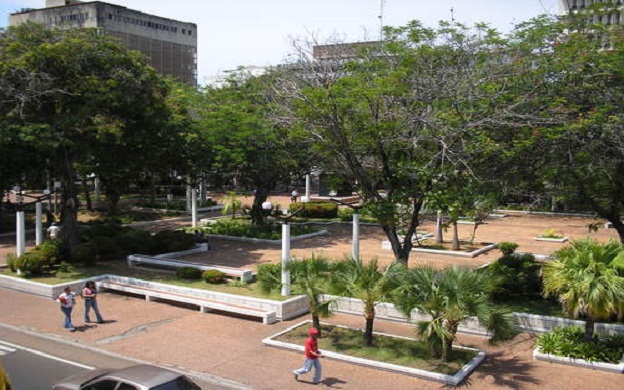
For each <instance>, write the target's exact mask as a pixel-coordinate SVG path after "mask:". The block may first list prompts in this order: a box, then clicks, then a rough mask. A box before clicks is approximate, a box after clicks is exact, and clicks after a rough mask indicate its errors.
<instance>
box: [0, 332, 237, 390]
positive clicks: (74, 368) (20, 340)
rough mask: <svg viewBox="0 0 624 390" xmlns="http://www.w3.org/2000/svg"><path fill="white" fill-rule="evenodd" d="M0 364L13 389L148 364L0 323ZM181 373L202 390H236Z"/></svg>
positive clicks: (34, 389)
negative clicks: (82, 374) (95, 371)
mask: <svg viewBox="0 0 624 390" xmlns="http://www.w3.org/2000/svg"><path fill="white" fill-rule="evenodd" d="M0 361H2V365H3V366H4V368H5V370H6V372H7V373H8V375H9V378H10V379H11V383H12V385H13V388H14V389H15V390H45V389H51V388H52V385H53V384H54V383H55V382H57V381H59V380H60V379H63V378H65V377H67V376H69V375H73V374H76V373H79V372H82V371H84V370H89V369H93V368H122V367H127V366H130V365H133V364H144V363H147V364H149V362H145V361H139V360H135V359H128V358H125V357H122V356H118V355H115V354H112V353H110V352H107V351H104V350H98V349H93V348H87V347H85V346H81V345H79V344H76V343H73V342H68V341H66V340H63V339H61V338H56V337H54V336H50V335H39V334H35V333H30V332H27V331H23V330H20V329H16V328H15V327H12V326H9V325H6V324H1V323H0ZM167 368H169V369H172V367H167ZM184 374H186V375H187V376H188V377H190V378H191V379H193V380H194V381H195V382H196V383H197V384H198V385H199V386H200V387H201V388H202V389H204V390H207V389H210V390H225V389H233V388H237V387H235V386H226V385H221V384H220V383H222V382H221V378H218V377H211V376H210V375H206V374H202V373H194V372H184ZM238 389H240V388H238Z"/></svg>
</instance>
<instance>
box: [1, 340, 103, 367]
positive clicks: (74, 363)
mask: <svg viewBox="0 0 624 390" xmlns="http://www.w3.org/2000/svg"><path fill="white" fill-rule="evenodd" d="M1 343H2V344H4V345H6V346H9V348H10V347H12V348H14V350H13V351H12V352H15V350H17V349H20V350H22V351H26V352H30V353H32V354H34V355H39V356H41V357H44V358H47V359H52V360H56V361H58V362H61V363H65V364H71V365H73V366H76V367H80V368H84V369H86V370H93V369H95V367H91V366H87V365H84V364H81V363H78V362H74V361H71V360H67V359H63V358H60V357H58V356H54V355H50V354H47V353H45V352H41V351H38V350H36V349H32V348H27V347H23V346H21V345H17V344H12V343H8V342H6V341H2V342H1ZM0 347H1V346H0Z"/></svg>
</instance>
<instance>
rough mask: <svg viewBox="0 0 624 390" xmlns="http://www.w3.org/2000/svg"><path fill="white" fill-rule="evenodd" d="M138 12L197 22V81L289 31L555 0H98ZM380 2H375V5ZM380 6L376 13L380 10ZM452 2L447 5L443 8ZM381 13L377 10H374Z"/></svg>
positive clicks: (298, 33) (257, 61) (275, 45)
mask: <svg viewBox="0 0 624 390" xmlns="http://www.w3.org/2000/svg"><path fill="white" fill-rule="evenodd" d="M104 2H106V3H111V4H117V5H122V6H125V7H128V8H131V9H135V10H138V11H141V12H145V13H151V14H154V15H157V16H161V17H166V18H170V19H177V20H180V21H183V22H190V23H195V24H197V28H198V74H199V78H198V81H199V83H200V84H205V83H206V82H208V81H209V80H210V79H212V78H214V77H216V76H218V75H219V74H221V73H222V72H223V71H227V70H232V69H236V68H237V67H239V66H270V65H277V64H280V63H283V62H285V59H287V58H288V56H289V54H292V53H294V49H293V46H292V41H293V39H295V38H309V37H310V36H315V37H316V38H317V39H318V41H319V42H321V43H322V42H324V41H325V40H326V39H328V38H329V37H334V38H338V40H339V41H344V42H354V41H362V40H374V39H378V38H379V37H380V26H381V24H382V23H383V25H386V26H395V27H398V26H404V25H406V24H407V23H408V22H409V21H412V20H419V21H421V22H422V23H423V24H424V25H425V26H429V27H433V26H435V25H436V24H437V22H438V21H440V20H446V21H449V20H451V17H452V18H453V19H454V20H455V21H458V22H462V23H466V24H469V25H472V24H474V23H476V22H486V23H489V24H490V25H491V26H492V27H495V28H497V29H498V30H499V31H501V32H504V33H506V32H509V31H510V30H511V27H512V26H513V25H514V24H517V23H520V22H524V21H527V20H529V19H531V18H533V17H535V16H538V15H540V14H544V13H547V14H555V15H556V14H557V13H558V2H559V0H104ZM382 4H383V6H382ZM44 7H45V0H0V27H5V26H6V25H7V24H8V18H9V14H10V13H12V12H16V11H19V10H20V9H22V8H44ZM382 9H383V13H382ZM451 9H452V11H451ZM380 15H382V18H380Z"/></svg>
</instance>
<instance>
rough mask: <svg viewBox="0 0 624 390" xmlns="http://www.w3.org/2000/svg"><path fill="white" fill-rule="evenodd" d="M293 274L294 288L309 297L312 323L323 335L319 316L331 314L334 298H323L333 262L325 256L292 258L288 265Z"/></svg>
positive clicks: (298, 292)
mask: <svg viewBox="0 0 624 390" xmlns="http://www.w3.org/2000/svg"><path fill="white" fill-rule="evenodd" d="M288 267H289V268H288V269H289V270H290V273H291V276H292V288H293V292H294V293H296V294H301V295H305V296H306V297H307V298H308V307H309V310H310V314H311V315H312V324H313V326H314V327H315V328H316V329H318V331H319V337H321V322H320V319H319V317H326V316H329V315H330V314H331V312H330V306H331V304H332V303H333V302H334V301H333V300H323V299H322V295H323V294H324V293H326V292H327V289H328V285H329V279H330V274H331V271H332V269H333V263H332V262H330V261H329V260H327V259H325V258H324V257H317V256H314V255H313V256H312V257H311V258H309V259H304V260H294V259H293V260H292V261H291V262H290V263H289V266H288Z"/></svg>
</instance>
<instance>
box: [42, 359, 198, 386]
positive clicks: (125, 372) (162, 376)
mask: <svg viewBox="0 0 624 390" xmlns="http://www.w3.org/2000/svg"><path fill="white" fill-rule="evenodd" d="M52 389H53V390H201V388H200V387H199V386H198V385H197V384H196V383H194V382H193V381H192V380H190V379H189V378H187V377H186V376H185V375H182V374H180V373H177V372H174V371H171V370H167V369H165V368H161V367H157V366H151V365H147V364H139V365H136V366H130V367H126V368H122V369H118V370H108V369H97V370H91V371H88V372H83V373H80V374H76V375H72V376H70V377H67V378H65V379H63V380H62V381H60V382H59V383H57V384H55V385H54V386H53V387H52Z"/></svg>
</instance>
